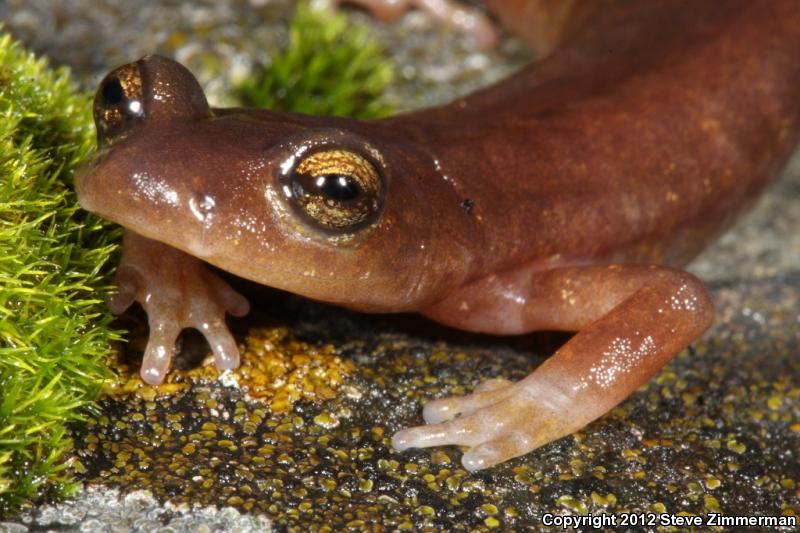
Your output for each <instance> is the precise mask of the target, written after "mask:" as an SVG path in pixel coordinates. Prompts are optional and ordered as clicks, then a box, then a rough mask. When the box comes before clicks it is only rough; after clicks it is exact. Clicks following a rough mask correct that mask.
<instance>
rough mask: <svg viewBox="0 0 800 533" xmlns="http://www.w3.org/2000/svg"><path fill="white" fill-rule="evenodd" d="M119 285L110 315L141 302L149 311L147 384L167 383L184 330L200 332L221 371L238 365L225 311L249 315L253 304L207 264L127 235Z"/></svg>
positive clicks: (144, 376)
mask: <svg viewBox="0 0 800 533" xmlns="http://www.w3.org/2000/svg"><path fill="white" fill-rule="evenodd" d="M116 282H117V286H118V292H117V294H115V295H114V296H113V297H112V298H111V299H110V300H109V307H110V308H111V311H112V312H114V313H116V314H119V313H122V312H123V311H124V310H125V309H127V308H128V306H130V305H131V304H132V303H133V302H134V301H138V302H139V303H141V304H142V307H143V308H144V310H145V312H146V313H147V318H148V323H149V325H150V337H149V338H148V340H147V347H146V348H145V352H144V360H143V361H142V368H141V371H140V373H141V376H142V379H143V380H144V381H145V382H146V383H149V384H150V385H158V384H159V383H161V382H162V381H164V378H165V376H166V375H167V372H168V370H169V366H170V361H171V360H172V357H173V355H174V353H175V342H176V340H177V339H178V335H179V334H180V332H181V330H183V329H184V328H195V329H197V330H199V331H200V332H201V333H202V334H203V335H204V336H205V338H206V340H207V341H208V344H209V345H210V346H211V349H212V351H213V352H214V362H215V364H216V365H217V368H220V369H230V368H236V367H238V366H239V349H238V347H237V346H236V341H234V339H233V336H232V335H231V333H230V331H228V327H227V326H226V324H225V313H226V312H227V313H230V314H232V315H234V316H241V315H245V314H247V312H248V311H249V304H248V303H247V300H245V298H244V297H243V296H241V295H240V294H239V293H237V292H235V291H234V290H233V289H232V288H231V287H230V286H229V285H228V284H227V283H225V282H224V281H223V280H222V279H220V278H218V277H217V276H216V275H215V274H213V273H212V272H211V271H210V270H209V269H208V267H206V265H205V264H204V263H203V262H202V261H200V260H199V259H197V258H195V257H192V256H190V255H188V254H185V253H183V252H181V251H180V250H176V249H174V248H171V247H169V246H167V245H165V244H162V243H160V242H156V241H152V240H150V239H146V238H144V237H142V236H140V235H138V234H136V233H134V232H132V231H127V232H126V233H125V237H124V240H123V255H122V260H121V261H120V265H119V268H118V269H117V277H116Z"/></svg>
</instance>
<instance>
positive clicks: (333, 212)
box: [281, 149, 385, 233]
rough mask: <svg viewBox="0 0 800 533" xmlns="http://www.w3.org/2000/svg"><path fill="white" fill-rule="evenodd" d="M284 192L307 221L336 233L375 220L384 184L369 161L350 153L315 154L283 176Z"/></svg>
mask: <svg viewBox="0 0 800 533" xmlns="http://www.w3.org/2000/svg"><path fill="white" fill-rule="evenodd" d="M281 182H282V186H283V192H284V194H285V195H286V197H287V199H288V200H289V203H290V204H291V205H292V206H293V207H294V208H295V209H296V210H297V211H299V212H300V213H301V214H302V216H303V217H304V218H306V219H307V220H310V221H311V222H312V223H314V224H316V225H318V226H321V227H322V228H324V229H326V230H329V231H332V232H335V233H350V232H353V231H354V230H356V229H359V228H361V227H363V226H365V225H367V224H369V223H370V222H372V221H374V220H375V218H376V217H377V216H378V214H379V213H380V210H381V206H382V203H383V196H384V189H385V185H384V181H383V177H382V176H381V174H380V173H379V172H378V170H377V169H376V167H375V165H373V164H372V163H371V162H370V161H369V160H368V159H366V158H365V157H363V156H361V155H359V154H357V153H355V152H351V151H349V150H341V149H332V150H325V151H319V152H314V153H312V154H310V155H308V156H306V157H305V158H303V159H302V160H300V162H299V163H298V164H297V165H296V166H294V168H292V169H290V170H289V171H288V172H286V173H285V174H283V175H282V177H281Z"/></svg>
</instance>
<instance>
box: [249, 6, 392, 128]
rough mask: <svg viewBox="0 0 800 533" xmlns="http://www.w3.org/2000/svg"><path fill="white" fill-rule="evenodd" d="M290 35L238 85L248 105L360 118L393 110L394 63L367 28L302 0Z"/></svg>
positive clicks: (292, 23) (380, 114)
mask: <svg viewBox="0 0 800 533" xmlns="http://www.w3.org/2000/svg"><path fill="white" fill-rule="evenodd" d="M289 39H290V43H289V46H288V48H287V49H286V50H285V51H283V52H281V53H279V54H276V55H275V57H274V58H273V59H272V62H271V64H270V65H268V66H266V67H264V68H262V69H261V71H260V72H256V73H254V75H253V76H252V78H251V79H250V80H248V81H246V82H244V83H243V84H241V85H240V86H239V87H238V89H237V93H238V96H239V98H240V100H241V101H242V104H243V105H245V106H251V107H262V108H266V109H271V110H273V111H293V112H296V113H306V114H310V115H336V116H347V117H355V118H373V117H379V116H385V115H388V114H391V113H392V111H393V110H392V108H391V106H389V105H388V104H387V103H385V102H384V101H382V100H381V96H382V95H383V92H384V91H385V90H386V88H387V87H388V85H389V84H390V83H391V81H392V78H393V72H394V67H393V65H392V63H391V61H390V60H389V59H388V57H387V56H386V54H385V52H384V50H383V48H382V47H381V45H380V43H379V42H378V41H377V40H376V39H375V38H374V37H373V36H372V35H371V34H370V31H369V29H368V28H367V27H365V26H359V25H354V24H352V22H350V21H349V20H348V19H347V17H346V16H345V15H343V14H342V13H335V12H331V11H330V10H326V9H320V8H314V7H311V6H309V5H308V4H307V3H306V2H301V3H299V4H298V6H297V10H296V11H295V13H294V16H293V17H292V21H291V24H290V27H289Z"/></svg>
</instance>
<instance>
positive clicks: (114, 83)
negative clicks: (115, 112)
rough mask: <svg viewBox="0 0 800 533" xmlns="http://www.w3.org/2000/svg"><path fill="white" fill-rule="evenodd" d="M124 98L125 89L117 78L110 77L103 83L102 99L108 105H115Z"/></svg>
mask: <svg viewBox="0 0 800 533" xmlns="http://www.w3.org/2000/svg"><path fill="white" fill-rule="evenodd" d="M124 98H125V90H124V89H123V88H122V83H120V81H119V79H117V78H111V79H110V80H108V81H107V82H106V83H105V85H103V100H105V101H106V103H108V104H110V105H117V104H119V103H120V102H122V100H123V99H124Z"/></svg>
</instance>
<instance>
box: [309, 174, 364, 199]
mask: <svg viewBox="0 0 800 533" xmlns="http://www.w3.org/2000/svg"><path fill="white" fill-rule="evenodd" d="M320 181H321V185H318V187H319V189H320V190H321V191H322V193H323V194H325V196H327V197H328V198H330V199H332V200H337V201H340V202H342V201H347V200H355V199H356V198H358V195H359V193H360V192H361V191H360V189H359V187H358V184H357V183H356V182H355V180H353V178H351V177H350V176H342V175H339V174H329V175H327V176H319V177H318V178H317V183H318V184H319V183H320Z"/></svg>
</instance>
